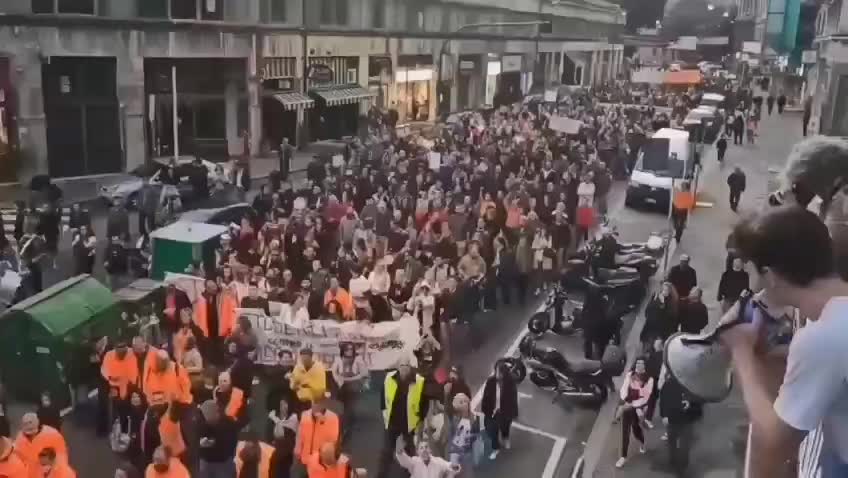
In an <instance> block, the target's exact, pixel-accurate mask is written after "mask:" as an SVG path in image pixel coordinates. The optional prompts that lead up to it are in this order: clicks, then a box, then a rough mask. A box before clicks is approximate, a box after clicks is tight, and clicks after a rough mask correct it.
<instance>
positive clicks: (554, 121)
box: [548, 116, 583, 134]
mask: <svg viewBox="0 0 848 478" xmlns="http://www.w3.org/2000/svg"><path fill="white" fill-rule="evenodd" d="M548 127H549V128H550V129H552V130H554V131H559V132H561V133H566V134H577V133H579V132H580V128H582V127H583V122H581V121H577V120H574V119H571V118H568V117H565V116H552V117H551V119H550V122H549V123H548Z"/></svg>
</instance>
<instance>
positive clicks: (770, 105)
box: [766, 93, 774, 116]
mask: <svg viewBox="0 0 848 478" xmlns="http://www.w3.org/2000/svg"><path fill="white" fill-rule="evenodd" d="M766 105H767V106H768V114H769V116H771V112H772V110H774V95H773V94H772V93H769V95H768V98H767V99H766Z"/></svg>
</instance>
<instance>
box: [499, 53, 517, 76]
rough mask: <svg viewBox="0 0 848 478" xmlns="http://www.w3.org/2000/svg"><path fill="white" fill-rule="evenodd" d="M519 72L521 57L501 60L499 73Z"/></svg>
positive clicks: (506, 57)
mask: <svg viewBox="0 0 848 478" xmlns="http://www.w3.org/2000/svg"><path fill="white" fill-rule="evenodd" d="M511 71H521V55H512V56H505V57H503V58H501V72H502V73H509V72H511Z"/></svg>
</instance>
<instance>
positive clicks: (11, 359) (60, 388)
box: [0, 275, 122, 408]
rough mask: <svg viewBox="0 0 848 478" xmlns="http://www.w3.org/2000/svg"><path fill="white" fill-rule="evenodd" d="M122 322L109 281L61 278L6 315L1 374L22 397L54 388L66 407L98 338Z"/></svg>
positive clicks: (0, 331) (0, 324) (1, 326)
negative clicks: (73, 387)
mask: <svg viewBox="0 0 848 478" xmlns="http://www.w3.org/2000/svg"><path fill="white" fill-rule="evenodd" d="M121 327H122V321H121V310H120V306H119V304H118V300H117V299H116V298H115V297H114V296H113V295H112V292H111V291H110V290H109V289H108V288H106V287H104V286H103V284H101V283H100V282H98V281H97V280H96V279H94V278H93V277H91V276H89V275H80V276H77V277H73V278H71V279H67V280H65V281H63V282H60V283H58V284H56V285H54V286H53V287H50V288H49V289H46V290H44V291H43V292H41V293H39V294H37V295H35V296H33V297H30V298H29V299H27V300H25V301H23V302H20V303H18V304H16V305H15V306H14V307H12V308H10V309H8V310H7V311H6V312H4V313H3V314H2V315H0V379H2V382H3V383H4V384H5V385H6V387H7V388H8V390H9V392H10V393H11V394H12V395H13V396H15V397H16V398H18V399H20V400H26V401H34V400H37V398H38V396H39V394H40V393H41V392H43V391H48V392H50V393H51V395H52V396H53V400H54V402H56V403H57V405H59V406H60V407H61V408H65V407H67V406H69V405H70V404H71V395H70V388H71V387H72V386H75V385H77V384H78V383H79V380H80V377H81V376H82V371H83V370H86V369H87V368H88V367H89V364H88V363H87V361H88V358H89V356H90V354H89V351H90V350H91V347H92V345H91V344H92V343H93V341H95V340H98V339H100V338H102V337H104V336H108V337H112V338H114V337H117V336H118V335H120V334H121V333H122V331H121Z"/></svg>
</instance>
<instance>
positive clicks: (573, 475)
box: [571, 455, 583, 478]
mask: <svg viewBox="0 0 848 478" xmlns="http://www.w3.org/2000/svg"><path fill="white" fill-rule="evenodd" d="M581 471H583V455H580V458H578V459H577V463H575V464H574V469H573V470H571V478H577V477H578V476H580V472H581Z"/></svg>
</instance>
